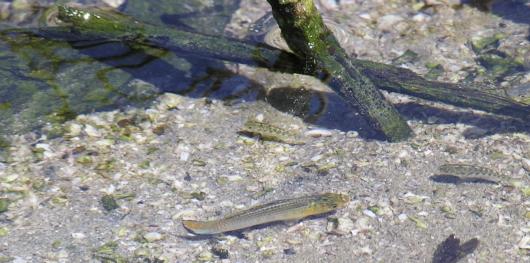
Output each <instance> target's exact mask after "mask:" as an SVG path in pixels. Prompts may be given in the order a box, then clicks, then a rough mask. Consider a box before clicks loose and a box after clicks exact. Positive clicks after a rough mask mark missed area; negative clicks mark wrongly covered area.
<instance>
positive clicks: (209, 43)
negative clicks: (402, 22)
mask: <svg viewBox="0 0 530 263" xmlns="http://www.w3.org/2000/svg"><path fill="white" fill-rule="evenodd" d="M87 13H88V14H92V15H89V16H87V15H86V14H87ZM59 15H60V17H61V19H62V20H64V21H65V22H68V23H70V25H67V26H61V27H40V28H21V29H10V30H4V31H2V33H1V34H0V37H2V38H3V37H9V36H10V35H12V34H17V33H22V34H27V33H30V34H37V35H39V36H43V37H46V38H51V39H61V40H68V41H76V40H93V39H98V38H105V39H115V40H122V41H123V40H126V41H128V42H132V43H134V44H142V43H145V44H149V45H151V46H154V47H158V48H164V49H170V50H176V51H180V52H185V53H186V54H190V55H196V56H206V57H214V58H218V59H222V60H226V61H232V62H239V63H245V64H252V65H258V66H263V67H267V68H269V69H273V70H279V71H283V72H292V73H304V72H302V69H301V67H298V65H303V62H302V60H301V59H300V58H298V57H296V56H294V55H293V54H290V53H287V52H285V51H282V50H278V49H275V48H272V47H264V46H261V45H256V44H254V43H247V42H242V41H240V40H237V39H229V38H224V37H220V36H205V35H202V34H199V33H191V32H185V31H181V30H178V29H174V28H165V27H162V26H151V25H147V24H145V23H141V22H139V21H136V20H134V19H132V18H130V17H127V16H125V15H123V14H118V13H115V12H111V11H103V10H98V9H93V8H83V9H80V8H74V7H64V6H60V8H59ZM87 17H88V18H87ZM80 18H83V19H80ZM349 62H350V63H351V64H353V65H354V66H355V67H357V68H359V70H360V71H361V72H363V73H364V74H365V75H366V76H367V77H368V78H370V79H371V80H372V81H373V83H374V84H375V85H376V86H377V87H378V88H379V89H383V90H387V91H390V92H397V93H402V94H407V95H411V96H414V97H419V98H423V99H427V100H432V101H440V102H444V103H447V104H451V105H455V106H461V107H470V108H474V109H478V110H483V111H486V112H491V113H497V114H503V115H507V116H512V117H517V118H520V119H523V120H530V106H528V105H524V104H521V103H518V102H515V101H513V100H510V99H508V98H505V97H501V96H496V95H492V94H489V93H485V92H481V91H480V90H478V89H477V88H473V85H472V84H465V85H463V84H453V83H444V82H436V81H429V80H426V79H424V78H422V77H420V76H419V75H418V74H416V73H414V72H412V71H410V70H408V69H404V68H399V67H395V66H392V65H386V64H382V63H377V62H372V61H366V60H358V59H353V58H352V59H350V60H349ZM306 74H307V72H306ZM311 74H312V73H311Z"/></svg>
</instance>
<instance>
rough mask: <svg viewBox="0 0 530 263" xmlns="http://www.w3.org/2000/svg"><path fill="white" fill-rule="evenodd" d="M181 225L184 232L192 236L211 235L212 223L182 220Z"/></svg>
mask: <svg viewBox="0 0 530 263" xmlns="http://www.w3.org/2000/svg"><path fill="white" fill-rule="evenodd" d="M182 225H183V226H184V228H186V230H188V231H190V232H193V233H194V234H199V235H201V234H202V235H204V234H212V233H211V232H212V231H211V228H212V222H209V221H196V220H182Z"/></svg>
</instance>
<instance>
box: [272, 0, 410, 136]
mask: <svg viewBox="0 0 530 263" xmlns="http://www.w3.org/2000/svg"><path fill="white" fill-rule="evenodd" d="M267 1H268V2H269V4H270V5H271V7H272V13H273V15H274V18H275V19H276V21H277V22H278V25H279V26H280V29H281V30H282V36H283V38H284V39H285V41H286V42H287V44H288V45H289V47H290V48H291V50H293V51H294V53H295V54H296V55H298V56H300V57H301V58H303V59H304V60H305V61H306V64H305V67H306V71H307V72H308V73H312V74H315V73H322V74H323V75H326V76H328V79H327V82H328V84H329V86H330V87H331V88H332V89H333V90H334V91H335V92H337V93H338V94H339V95H341V96H342V97H343V98H345V100H346V101H347V102H348V103H349V104H351V105H352V106H354V107H357V108H358V109H359V110H360V112H361V114H363V115H364V117H366V118H367V120H368V121H369V123H370V124H371V125H372V126H373V127H374V128H375V129H376V130H378V131H380V132H382V133H383V134H384V136H385V137H386V138H387V139H388V140H390V141H401V140H404V139H407V138H409V137H410V136H412V130H411V129H410V127H409V126H408V124H407V122H406V121H405V120H404V119H403V118H402V117H401V115H399V113H398V112H397V110H396V109H395V108H394V106H393V105H392V104H391V103H390V102H388V101H386V100H385V98H384V97H383V95H382V94H381V93H380V92H379V90H378V89H377V88H376V86H375V85H374V83H373V82H372V81H371V80H370V79H369V78H368V77H367V76H365V75H363V73H362V72H361V71H360V70H359V68H357V67H355V65H354V64H352V63H351V61H350V58H349V57H348V55H347V54H346V52H345V51H344V49H343V48H342V47H341V46H340V45H339V42H338V41H337V39H335V37H334V36H333V33H332V32H331V31H330V30H329V29H328V28H327V27H326V26H325V25H324V23H323V21H322V17H321V16H320V13H319V12H318V10H317V9H316V7H315V4H314V3H313V0H267Z"/></svg>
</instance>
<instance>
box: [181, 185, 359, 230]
mask: <svg viewBox="0 0 530 263" xmlns="http://www.w3.org/2000/svg"><path fill="white" fill-rule="evenodd" d="M349 201H350V197H349V196H348V195H345V194H336V193H325V194H319V195H311V196H303V197H298V198H294V199H285V200H278V201H274V202H272V203H268V204H264V205H258V206H255V207H252V208H250V209H248V210H243V211H241V212H238V213H235V214H232V215H230V216H228V217H225V218H223V219H218V220H212V221H195V220H182V224H183V225H184V227H185V228H186V229H187V230H189V231H191V232H193V233H195V234H199V235H211V234H218V233H223V232H229V231H234V230H239V229H244V228H248V227H251V226H257V225H261V224H266V223H271V222H277V221H288V220H298V219H302V218H304V217H308V216H312V215H319V214H324V213H327V212H331V211H334V210H336V209H339V208H342V207H345V206H346V205H347V204H348V202H349Z"/></svg>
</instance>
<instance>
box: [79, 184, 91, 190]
mask: <svg viewBox="0 0 530 263" xmlns="http://www.w3.org/2000/svg"><path fill="white" fill-rule="evenodd" d="M79 189H80V190H81V191H87V190H88V189H90V187H89V186H88V185H81V186H79Z"/></svg>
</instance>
